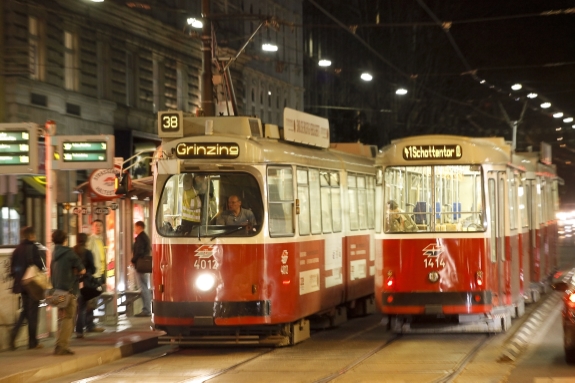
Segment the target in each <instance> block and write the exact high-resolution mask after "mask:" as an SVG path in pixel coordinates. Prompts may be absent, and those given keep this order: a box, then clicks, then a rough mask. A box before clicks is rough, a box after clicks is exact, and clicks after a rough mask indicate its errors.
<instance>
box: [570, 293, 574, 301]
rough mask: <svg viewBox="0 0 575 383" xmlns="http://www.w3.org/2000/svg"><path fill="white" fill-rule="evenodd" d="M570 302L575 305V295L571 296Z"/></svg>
mask: <svg viewBox="0 0 575 383" xmlns="http://www.w3.org/2000/svg"><path fill="white" fill-rule="evenodd" d="M569 300H570V301H571V302H573V303H575V294H573V293H571V294H569Z"/></svg>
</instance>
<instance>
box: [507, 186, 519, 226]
mask: <svg viewBox="0 0 575 383" xmlns="http://www.w3.org/2000/svg"><path fill="white" fill-rule="evenodd" d="M508 183H509V184H508V185H509V228H510V229H511V230H515V229H517V185H516V183H515V177H514V176H513V175H511V176H510V177H509V178H508Z"/></svg>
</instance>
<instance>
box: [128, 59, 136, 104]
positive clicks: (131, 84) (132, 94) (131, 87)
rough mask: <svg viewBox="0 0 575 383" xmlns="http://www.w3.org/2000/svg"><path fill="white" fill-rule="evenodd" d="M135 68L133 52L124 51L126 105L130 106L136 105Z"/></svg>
mask: <svg viewBox="0 0 575 383" xmlns="http://www.w3.org/2000/svg"><path fill="white" fill-rule="evenodd" d="M135 68H136V66H135V63H134V54H133V53H132V52H126V105H127V106H132V107H135V106H136V84H135V82H136V81H135V80H136V78H135V73H134V72H135Z"/></svg>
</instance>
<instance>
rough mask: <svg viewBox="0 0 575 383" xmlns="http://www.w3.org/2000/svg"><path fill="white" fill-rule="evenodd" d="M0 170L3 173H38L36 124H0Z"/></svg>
mask: <svg viewBox="0 0 575 383" xmlns="http://www.w3.org/2000/svg"><path fill="white" fill-rule="evenodd" d="M0 170H1V173H3V174H36V173H38V126H37V125H36V124H33V123H16V124H12V123H9V124H0Z"/></svg>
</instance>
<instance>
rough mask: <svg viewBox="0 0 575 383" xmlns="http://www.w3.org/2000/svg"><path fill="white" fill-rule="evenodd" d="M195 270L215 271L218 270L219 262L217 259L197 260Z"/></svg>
mask: <svg viewBox="0 0 575 383" xmlns="http://www.w3.org/2000/svg"><path fill="white" fill-rule="evenodd" d="M194 268H196V269H199V270H206V269H207V270H215V269H217V268H218V262H216V260H215V259H196V261H195V262H194Z"/></svg>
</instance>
